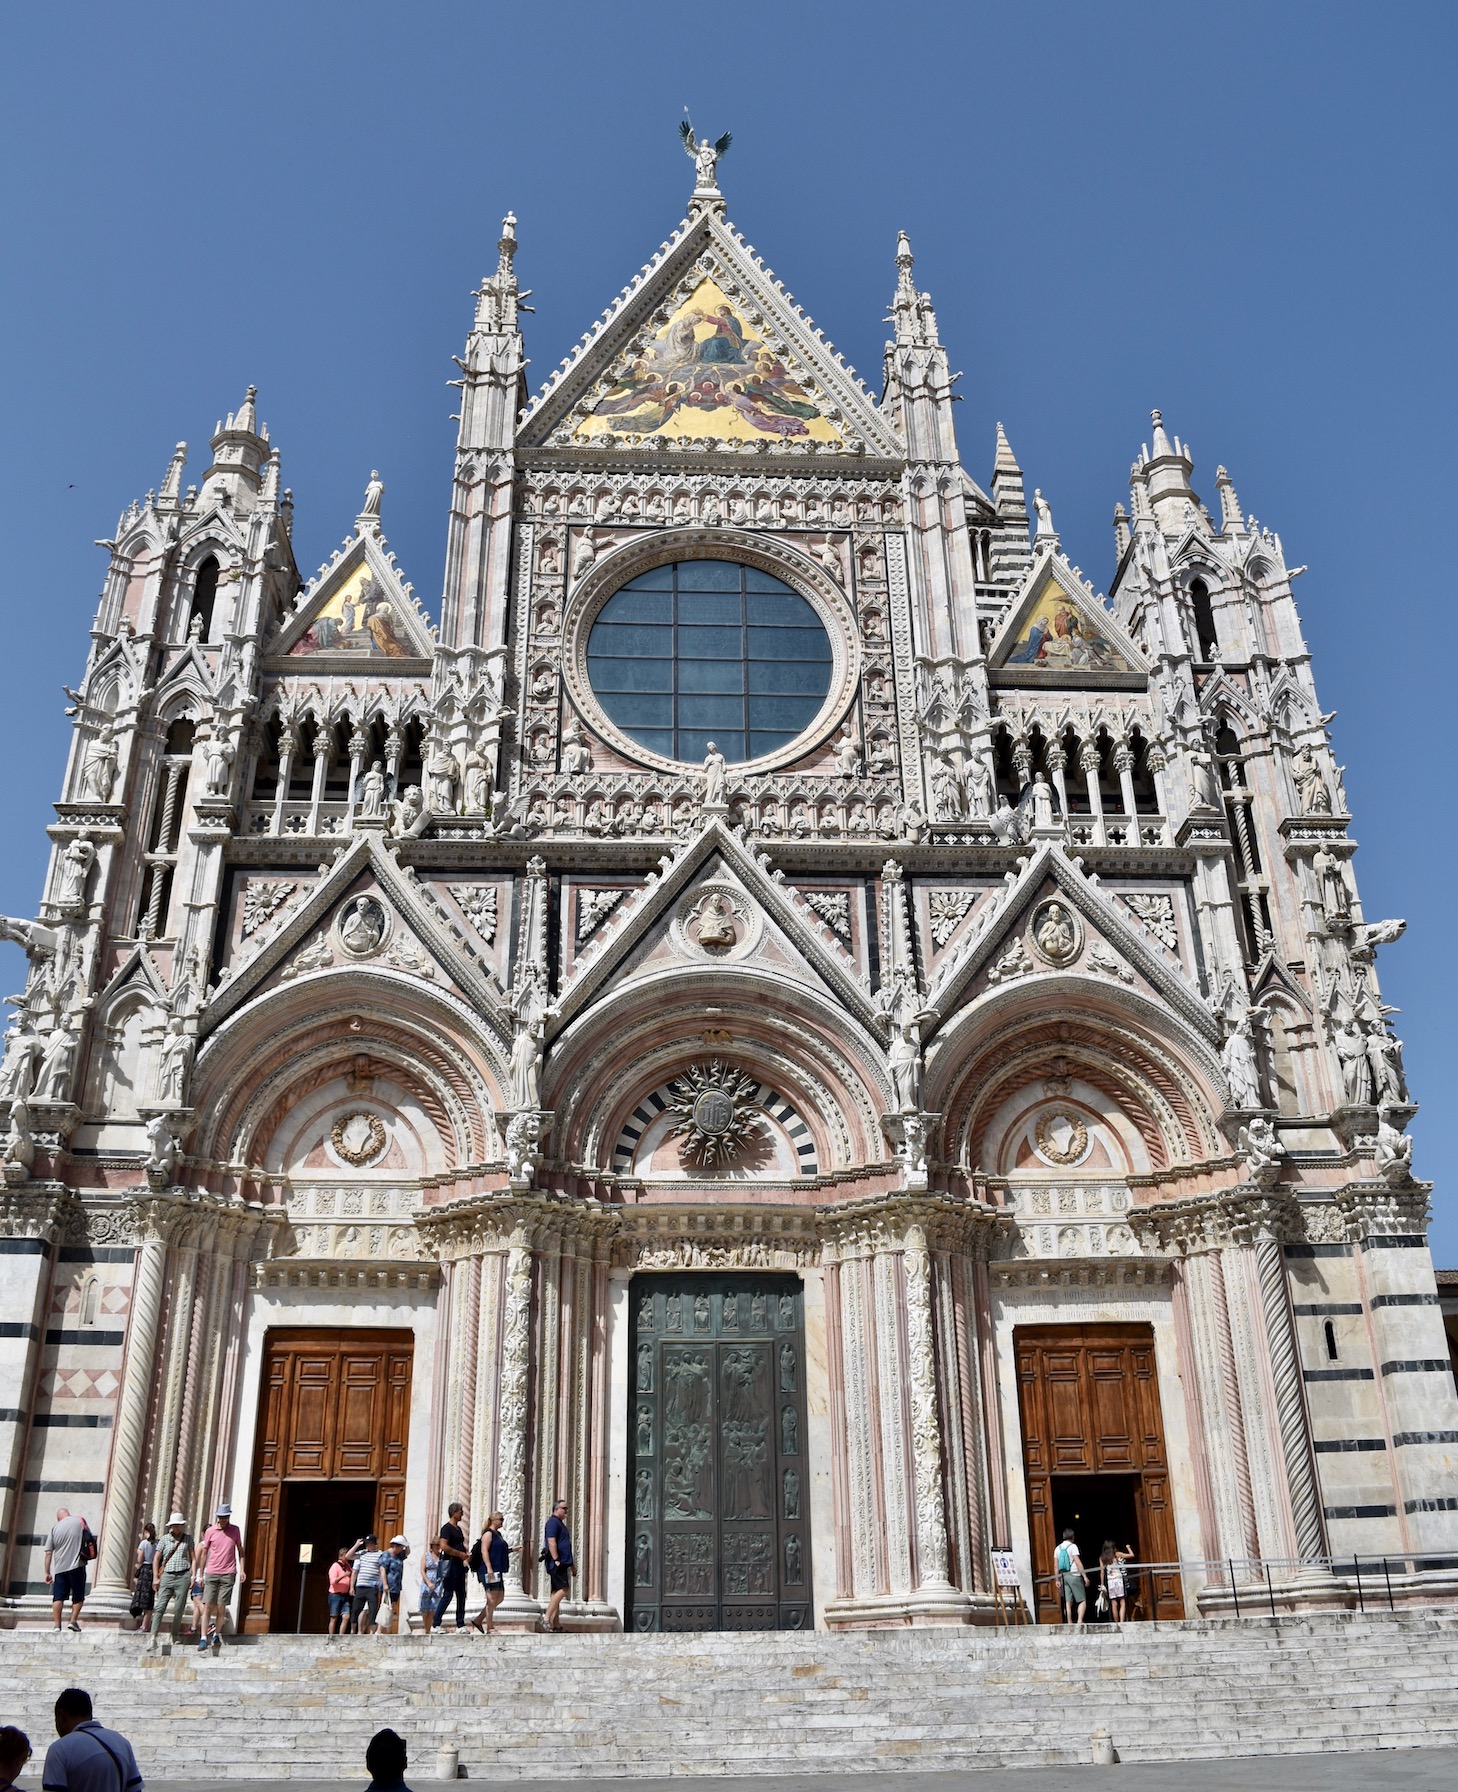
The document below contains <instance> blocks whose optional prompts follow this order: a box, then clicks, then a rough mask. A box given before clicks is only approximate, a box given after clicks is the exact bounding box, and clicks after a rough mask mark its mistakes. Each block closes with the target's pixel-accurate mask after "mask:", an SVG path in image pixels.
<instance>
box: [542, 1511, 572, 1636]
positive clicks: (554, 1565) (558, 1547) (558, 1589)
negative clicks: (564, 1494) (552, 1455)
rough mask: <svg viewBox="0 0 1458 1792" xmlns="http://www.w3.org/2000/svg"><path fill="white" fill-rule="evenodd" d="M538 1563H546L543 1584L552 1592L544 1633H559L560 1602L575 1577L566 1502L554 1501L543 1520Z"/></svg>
mask: <svg viewBox="0 0 1458 1792" xmlns="http://www.w3.org/2000/svg"><path fill="white" fill-rule="evenodd" d="M542 1561H543V1562H544V1563H545V1564H546V1568H547V1582H548V1584H549V1586H550V1587H551V1589H552V1591H551V1596H550V1598H549V1599H548V1600H547V1615H546V1620H545V1621H546V1626H547V1629H548V1630H551V1631H554V1632H560V1630H561V1628H562V1601H563V1600H564V1599H565V1598H566V1597H567V1589H568V1588H569V1587H570V1586H571V1585H572V1582H573V1580H574V1579H575V1578H576V1575H577V1564H576V1562H574V1561H573V1560H572V1533H571V1532H570V1531H569V1530H568V1529H567V1502H566V1500H558V1501H557V1503H556V1505H555V1506H553V1508H552V1516H551V1517H550V1518H549V1519H548V1520H547V1526H546V1529H545V1531H544V1532H543V1533H542Z"/></svg>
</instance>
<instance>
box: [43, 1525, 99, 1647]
mask: <svg viewBox="0 0 1458 1792" xmlns="http://www.w3.org/2000/svg"><path fill="white" fill-rule="evenodd" d="M45 1550H46V1557H45V1570H44V1572H45V1577H46V1579H47V1580H48V1581H49V1582H50V1583H51V1613H52V1616H53V1618H54V1620H55V1626H56V1629H57V1630H59V1629H60V1628H61V1612H62V1608H63V1607H64V1606H65V1604H66V1601H67V1600H68V1599H69V1600H70V1602H71V1622H70V1624H69V1626H68V1628H69V1629H71V1630H75V1631H78V1632H79V1631H80V1629H81V1607H82V1605H83V1603H84V1602H85V1599H86V1564H87V1563H88V1562H92V1561H95V1559H96V1539H95V1538H94V1537H93V1536H92V1535H91V1527H90V1525H88V1524H87V1522H86V1520H85V1519H84V1518H83V1517H82V1516H81V1515H80V1514H79V1513H77V1514H76V1516H75V1517H72V1515H71V1513H70V1512H69V1511H68V1510H67V1508H66V1507H65V1506H61V1507H59V1508H58V1509H57V1512H56V1522H55V1523H54V1524H53V1525H52V1526H51V1528H50V1530H49V1531H48V1532H47V1533H46V1543H45Z"/></svg>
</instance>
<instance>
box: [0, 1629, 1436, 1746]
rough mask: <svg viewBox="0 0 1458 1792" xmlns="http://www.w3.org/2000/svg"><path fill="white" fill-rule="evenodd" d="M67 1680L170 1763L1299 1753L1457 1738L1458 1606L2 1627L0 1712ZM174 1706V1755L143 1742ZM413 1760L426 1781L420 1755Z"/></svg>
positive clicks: (31, 1704)
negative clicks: (715, 1621) (726, 1623)
mask: <svg viewBox="0 0 1458 1792" xmlns="http://www.w3.org/2000/svg"><path fill="white" fill-rule="evenodd" d="M65 1684H80V1685H84V1686H86V1687H88V1689H89V1690H90V1691H91V1692H92V1694H93V1697H94V1698H95V1700H96V1703H97V1709H98V1713H99V1714H100V1715H101V1717H102V1719H103V1721H110V1722H114V1723H116V1724H117V1725H118V1726H119V1727H120V1728H121V1729H123V1730H124V1731H126V1732H127V1733H128V1734H130V1735H131V1736H132V1738H133V1740H134V1741H135V1742H138V1744H139V1752H140V1753H141V1755H142V1756H143V1757H144V1758H143V1760H142V1767H143V1772H144V1773H145V1774H147V1776H148V1777H149V1778H150V1779H155V1780H159V1781H160V1780H165V1779H166V1777H167V1775H168V1773H169V1772H172V1773H175V1774H178V1775H181V1774H184V1773H186V1772H188V1771H189V1770H190V1769H189V1761H190V1762H191V1763H193V1764H194V1770H195V1765H196V1764H197V1763H201V1764H203V1765H204V1766H205V1767H206V1769H207V1770H208V1771H209V1772H210V1773H213V1774H215V1775H216V1777H217V1778H218V1779H219V1780H220V1781H226V1780H228V1779H238V1778H248V1777H250V1776H252V1777H257V1776H259V1775H260V1774H262V1775H266V1776H268V1775H271V1776H276V1777H278V1778H280V1779H287V1778H311V1777H313V1778H319V1777H327V1776H329V1775H331V1774H336V1773H344V1774H348V1773H353V1772H356V1771H357V1770H358V1765H359V1759H360V1753H361V1750H360V1742H359V1738H360V1735H361V1732H362V1730H363V1731H364V1732H365V1733H367V1732H368V1729H369V1728H370V1727H371V1726H373V1725H374V1724H375V1723H376V1722H378V1723H379V1724H385V1723H392V1724H393V1725H394V1726H395V1727H396V1728H398V1729H400V1730H401V1731H402V1733H404V1734H405V1735H407V1737H409V1739H410V1741H411V1747H412V1754H413V1756H414V1759H415V1760H416V1762H417V1764H418V1766H419V1767H420V1768H422V1769H426V1770H428V1769H430V1768H432V1767H433V1766H434V1758H435V1750H436V1748H437V1747H438V1746H439V1745H440V1744H441V1743H451V1744H454V1745H455V1746H457V1747H458V1748H459V1750H460V1756H461V1760H462V1762H463V1763H464V1764H465V1767H466V1770H467V1772H468V1774H469V1776H470V1777H472V1778H482V1777H495V1778H523V1779H550V1778H572V1777H588V1776H599V1777H601V1776H645V1777H646V1776H651V1777H657V1776H666V1775H669V1774H678V1773H683V1774H689V1773H692V1774H718V1775H734V1774H744V1773H751V1772H761V1773H775V1772H783V1773H789V1772H799V1773H805V1772H813V1771H824V1772H842V1773H844V1772H855V1771H859V1770H868V1769H883V1770H884V1769H888V1768H928V1767H941V1768H949V1767H950V1768H955V1767H995V1766H1000V1765H1008V1766H1012V1765H1030V1764H1034V1763H1045V1762H1059V1761H1082V1760H1087V1759H1088V1758H1089V1741H1088V1738H1089V1734H1090V1732H1092V1731H1093V1730H1094V1729H1095V1728H1099V1727H1102V1728H1104V1729H1107V1730H1108V1731H1109V1732H1110V1734H1111V1735H1112V1736H1113V1738H1114V1741H1115V1744H1116V1746H1117V1747H1118V1749H1119V1751H1120V1754H1121V1756H1122V1757H1123V1758H1124V1759H1126V1760H1157V1759H1162V1758H1163V1759H1171V1758H1203V1757H1218V1756H1224V1755H1230V1754H1261V1753H1273V1754H1278V1753H1304V1752H1319V1751H1323V1750H1331V1749H1341V1750H1349V1749H1355V1750H1363V1749H1373V1748H1379V1747H1404V1746H1409V1747H1410V1746H1415V1745H1416V1744H1418V1743H1420V1742H1429V1743H1433V1742H1443V1741H1449V1740H1458V1615H1455V1616H1454V1617H1452V1618H1445V1617H1443V1616H1441V1615H1438V1614H1434V1613H1420V1612H1404V1613H1398V1614H1395V1615H1390V1616H1389V1615H1385V1614H1384V1615H1382V1616H1372V1617H1368V1618H1362V1617H1353V1616H1349V1615H1336V1616H1332V1617H1294V1618H1283V1619H1279V1620H1276V1621H1274V1622H1273V1621H1269V1620H1257V1621H1254V1622H1240V1621H1235V1620H1226V1621H1214V1622H1208V1621H1197V1622H1192V1623H1187V1624H1167V1625H1159V1626H1157V1627H1156V1626H1151V1625H1137V1626H1131V1627H1129V1628H1128V1629H1127V1630H1125V1631H1123V1632H1120V1633H1111V1632H1102V1633H1100V1632H1094V1633H1089V1634H1086V1635H1083V1636H1078V1635H1075V1634H1073V1633H1070V1632H1067V1631H1065V1630H1062V1629H1056V1628H1038V1629H1031V1630H1023V1631H1021V1632H1013V1633H1001V1634H999V1633H992V1632H988V1631H970V1630H924V1631H891V1632H881V1633H869V1634H868V1633H856V1634H847V1635H839V1636H827V1635H825V1634H824V1633H814V1634H809V1635H794V1636H790V1635H780V1634H763V1633H749V1634H742V1635H727V1634H717V1635H713V1636H694V1637H691V1638H689V1637H682V1636H657V1637H636V1636H628V1637H622V1636H617V1637H613V1636H567V1637H563V1638H548V1637H503V1638H500V1639H496V1640H494V1641H491V1642H487V1641H485V1640H484V1639H478V1638H475V1637H472V1638H470V1639H458V1638H456V1637H455V1636H453V1635H444V1636H441V1637H438V1638H436V1639H434V1640H433V1641H431V1642H429V1643H427V1642H425V1641H423V1640H421V1639H419V1638H389V1639H380V1640H377V1639H356V1640H347V1641H344V1642H337V1643H333V1644H327V1643H325V1642H324V1641H323V1640H322V1639H319V1638H312V1637H310V1638H291V1637H268V1638H260V1639H257V1640H250V1641H248V1642H245V1643H242V1644H239V1645H230V1646H229V1647H228V1648H226V1649H225V1650H224V1652H223V1654H222V1655H221V1656H220V1657H218V1658H216V1659H213V1658H199V1657H198V1656H197V1655H196V1654H195V1653H193V1652H192V1651H189V1650H186V1649H184V1650H180V1651H179V1652H178V1653H176V1654H174V1655H173V1656H171V1657H156V1656H153V1657H145V1658H144V1657H143V1656H142V1654H141V1645H140V1642H139V1641H138V1639H136V1638H134V1637H131V1636H126V1635H118V1634H117V1633H115V1632H110V1633H106V1632H96V1633H93V1634H88V1635H85V1636H82V1637H79V1638H78V1637H72V1636H69V1635H66V1636H63V1637H61V1638H56V1637H54V1636H51V1635H48V1634H47V1633H45V1632H38V1631H14V1632H9V1633H5V1634H3V1635H0V1709H3V1711H4V1713H5V1715H6V1717H7V1718H8V1719H9V1720H10V1721H18V1722H21V1723H23V1724H24V1725H25V1726H26V1727H27V1728H28V1729H29V1731H30V1734H31V1736H32V1738H33V1739H36V1738H39V1737H45V1736H47V1735H48V1734H49V1733H50V1724H49V1720H48V1706H49V1703H50V1701H51V1700H52V1699H53V1698H54V1696H55V1692H56V1690H57V1689H58V1688H59V1687H60V1686H61V1685H65ZM179 1724H181V1725H185V1726H186V1733H187V1735H188V1736H189V1738H190V1746H189V1748H188V1749H187V1750H186V1751H184V1753H185V1754H186V1756H187V1759H183V1758H181V1756H179V1755H178V1754H177V1753H176V1752H175V1751H173V1750H171V1749H161V1750H158V1751H157V1753H156V1755H155V1756H153V1757H151V1758H146V1757H148V1756H149V1755H150V1754H151V1751H150V1750H149V1749H148V1748H147V1747H146V1741H147V1739H148V1738H150V1737H153V1736H157V1735H159V1734H162V1735H172V1734H174V1733H176V1726H178V1725H179ZM417 1777H425V1774H424V1773H420V1774H417Z"/></svg>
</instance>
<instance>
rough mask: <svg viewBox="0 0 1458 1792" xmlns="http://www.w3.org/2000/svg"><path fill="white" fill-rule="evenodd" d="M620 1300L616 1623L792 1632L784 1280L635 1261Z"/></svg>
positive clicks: (806, 1552)
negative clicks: (623, 1598) (623, 1331)
mask: <svg viewBox="0 0 1458 1792" xmlns="http://www.w3.org/2000/svg"><path fill="white" fill-rule="evenodd" d="M629 1302H630V1313H631V1332H630V1337H629V1351H630V1364H631V1368H630V1378H629V1379H630V1383H631V1386H632V1389H633V1394H632V1404H631V1407H630V1413H629V1443H630V1445H631V1452H630V1454H631V1461H632V1468H631V1474H630V1479H629V1528H628V1587H629V1592H628V1608H629V1620H628V1621H629V1624H630V1626H631V1628H633V1629H634V1630H639V1631H652V1630H808V1629H809V1628H810V1626H811V1622H812V1614H811V1602H810V1504H809V1475H808V1472H807V1468H806V1458H805V1323H804V1306H803V1300H802V1296H801V1290H800V1283H799V1279H798V1278H797V1277H795V1276H776V1275H753V1274H750V1275H689V1274H684V1275H642V1276H637V1277H635V1278H634V1281H633V1283H632V1286H631V1288H630V1290H629Z"/></svg>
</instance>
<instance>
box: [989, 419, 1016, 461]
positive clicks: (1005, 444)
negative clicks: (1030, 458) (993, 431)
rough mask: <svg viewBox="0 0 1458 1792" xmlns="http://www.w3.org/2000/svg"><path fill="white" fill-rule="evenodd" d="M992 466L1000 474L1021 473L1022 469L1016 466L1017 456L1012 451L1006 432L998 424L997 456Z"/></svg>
mask: <svg viewBox="0 0 1458 1792" xmlns="http://www.w3.org/2000/svg"><path fill="white" fill-rule="evenodd" d="M992 464H993V466H994V468H996V469H999V470H1000V471H1002V472H1006V473H1021V472H1022V468H1021V467H1020V466H1019V465H1018V460H1017V456H1016V455H1015V454H1014V453H1013V451H1012V443H1011V442H1009V441H1008V439H1007V431H1006V430H1005V429H1004V428H1003V427H1002V425H1001V424H1000V423H999V424H998V426H997V455H996V457H995V459H994V460H993V463H992Z"/></svg>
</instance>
